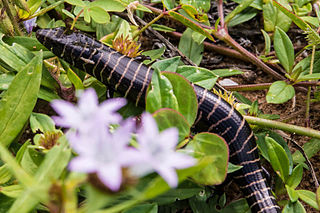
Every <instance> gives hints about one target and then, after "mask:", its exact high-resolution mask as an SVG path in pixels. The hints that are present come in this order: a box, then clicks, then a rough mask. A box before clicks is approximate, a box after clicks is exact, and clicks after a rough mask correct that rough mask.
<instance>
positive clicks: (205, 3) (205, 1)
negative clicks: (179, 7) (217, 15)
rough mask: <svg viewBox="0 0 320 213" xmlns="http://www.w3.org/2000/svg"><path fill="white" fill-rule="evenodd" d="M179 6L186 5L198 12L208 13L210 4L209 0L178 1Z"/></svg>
mask: <svg viewBox="0 0 320 213" xmlns="http://www.w3.org/2000/svg"><path fill="white" fill-rule="evenodd" d="M180 4H188V5H192V6H193V7H195V8H197V9H198V10H199V11H204V12H208V11H209V10H210V7H211V4H210V0H201V1H199V0H180Z"/></svg>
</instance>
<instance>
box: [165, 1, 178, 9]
mask: <svg viewBox="0 0 320 213" xmlns="http://www.w3.org/2000/svg"><path fill="white" fill-rule="evenodd" d="M161 1H162V4H163V6H164V7H165V8H167V10H171V9H173V8H174V7H175V2H176V1H175V0H161Z"/></svg>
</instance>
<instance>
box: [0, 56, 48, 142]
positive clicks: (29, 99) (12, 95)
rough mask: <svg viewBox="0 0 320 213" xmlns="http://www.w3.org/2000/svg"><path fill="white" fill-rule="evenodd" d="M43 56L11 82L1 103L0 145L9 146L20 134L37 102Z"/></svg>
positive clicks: (35, 58) (36, 57)
mask: <svg viewBox="0 0 320 213" xmlns="http://www.w3.org/2000/svg"><path fill="white" fill-rule="evenodd" d="M41 71H42V54H40V55H39V56H35V57H34V58H33V59H32V60H31V61H30V63H29V64H27V66H26V67H25V68H24V69H23V70H22V71H20V72H19V73H18V74H17V75H16V77H15V78H14V79H13V81H12V82H11V84H10V86H9V89H8V91H7V92H6V93H5V95H4V96H3V97H2V99H1V102H0V106H1V107H0V120H1V123H0V138H1V139H0V143H1V144H3V145H6V146H7V145H9V144H10V143H11V142H12V140H13V139H14V138H15V137H16V136H17V135H18V134H19V132H20V131H21V129H22V128H23V126H24V125H25V123H26V121H27V119H28V118H29V116H30V114H31V112H32V110H33V108H34V106H35V104H36V101H37V95H38V92H39V88H40V82H41Z"/></svg>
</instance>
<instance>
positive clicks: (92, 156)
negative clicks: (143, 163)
mask: <svg viewBox="0 0 320 213" xmlns="http://www.w3.org/2000/svg"><path fill="white" fill-rule="evenodd" d="M132 130H133V122H132V121H126V122H125V123H124V124H123V125H121V126H120V127H119V128H118V129H117V130H116V131H115V132H114V133H113V134H111V133H110V132H109V131H98V134H91V135H90V136H89V135H87V137H81V138H79V139H80V140H79V141H71V147H72V148H73V149H74V150H75V151H76V152H77V153H78V154H79V156H78V157H75V158H73V159H72V161H71V162H70V164H69V169H70V170H72V171H76V172H83V173H96V174H97V175H98V177H99V179H100V180H101V181H102V182H103V183H104V184H105V185H106V186H107V187H109V188H110V190H112V191H117V190H119V188H120V186H121V182H122V168H124V167H128V166H130V165H132V164H134V163H136V160H135V159H138V157H139V153H138V152H137V150H136V149H134V148H131V147H128V143H129V141H130V138H131V132H132Z"/></svg>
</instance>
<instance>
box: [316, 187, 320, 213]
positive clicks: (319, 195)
mask: <svg viewBox="0 0 320 213" xmlns="http://www.w3.org/2000/svg"><path fill="white" fill-rule="evenodd" d="M316 199H317V204H318V208H319V209H320V187H318V189H317V194H316Z"/></svg>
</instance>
